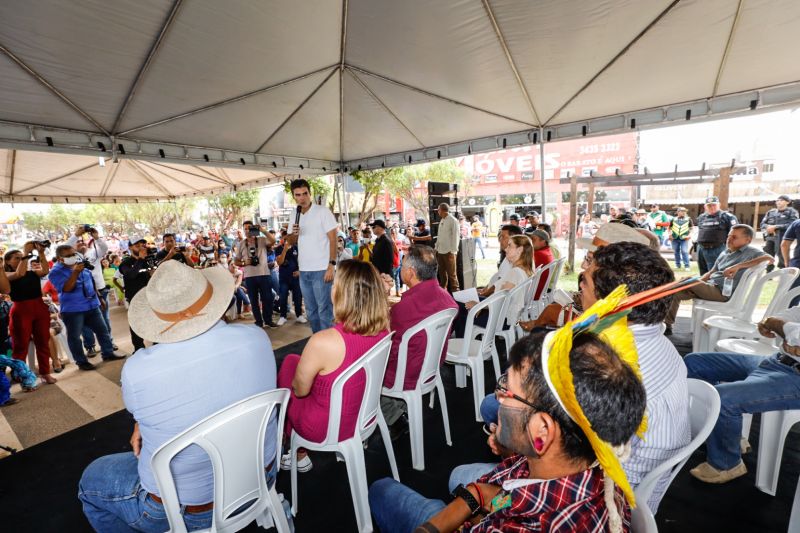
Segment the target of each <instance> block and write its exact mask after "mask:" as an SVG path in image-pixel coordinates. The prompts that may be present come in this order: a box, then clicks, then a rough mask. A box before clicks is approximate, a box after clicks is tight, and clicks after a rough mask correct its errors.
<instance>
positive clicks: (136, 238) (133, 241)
mask: <svg viewBox="0 0 800 533" xmlns="http://www.w3.org/2000/svg"><path fill="white" fill-rule="evenodd" d="M128 242H129V244H137V243H140V242H147V239H145V238H144V237H141V236H139V235H131V238H130V239H128Z"/></svg>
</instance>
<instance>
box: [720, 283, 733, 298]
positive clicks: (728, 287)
mask: <svg viewBox="0 0 800 533" xmlns="http://www.w3.org/2000/svg"><path fill="white" fill-rule="evenodd" d="M732 293H733V278H725V283H723V284H722V295H723V296H724V297H726V298H730V296H731V294H732Z"/></svg>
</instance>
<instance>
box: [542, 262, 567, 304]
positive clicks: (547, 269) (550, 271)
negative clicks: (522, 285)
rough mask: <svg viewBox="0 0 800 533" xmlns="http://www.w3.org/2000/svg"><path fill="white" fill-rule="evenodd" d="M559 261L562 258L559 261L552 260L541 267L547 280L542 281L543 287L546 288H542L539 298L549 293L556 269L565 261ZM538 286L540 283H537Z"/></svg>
mask: <svg viewBox="0 0 800 533" xmlns="http://www.w3.org/2000/svg"><path fill="white" fill-rule="evenodd" d="M559 261H561V260H560V259H559V260H558V261H551V262H549V263H547V264H546V265H544V266H542V267H541V268H542V277H543V278H544V280H545V281H544V283H542V287H544V288H543V289H542V294H540V295H539V298H544V295H545V294H547V289H549V288H550V283H552V281H553V278H554V277H555V276H556V271H557V270H558V266H559V264H563V262H562V263H559ZM538 286H539V284H538V283H537V284H536V287H538Z"/></svg>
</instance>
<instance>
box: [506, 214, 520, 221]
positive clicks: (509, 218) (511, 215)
mask: <svg viewBox="0 0 800 533" xmlns="http://www.w3.org/2000/svg"><path fill="white" fill-rule="evenodd" d="M508 220H519V215H518V214H516V213H511V214H510V215H508Z"/></svg>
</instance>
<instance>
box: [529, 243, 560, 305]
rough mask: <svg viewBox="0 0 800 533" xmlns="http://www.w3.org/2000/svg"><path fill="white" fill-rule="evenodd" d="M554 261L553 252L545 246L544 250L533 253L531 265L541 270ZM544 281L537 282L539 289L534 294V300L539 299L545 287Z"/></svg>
mask: <svg viewBox="0 0 800 533" xmlns="http://www.w3.org/2000/svg"><path fill="white" fill-rule="evenodd" d="M554 260H555V259H554V258H553V251H552V250H551V249H550V247H549V246H545V247H544V248H540V249H539V250H534V251H533V263H534V264H535V265H536V268H541V267H543V266H545V265H549V264H550V263H552V262H553V261H554ZM544 283H545V279H544V277H542V279H540V280H539V287H538V288H537V289H536V294H535V295H534V298H535V299H537V300H538V299H539V297H540V296H541V295H542V293H543V292H544V289H545V286H544Z"/></svg>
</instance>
